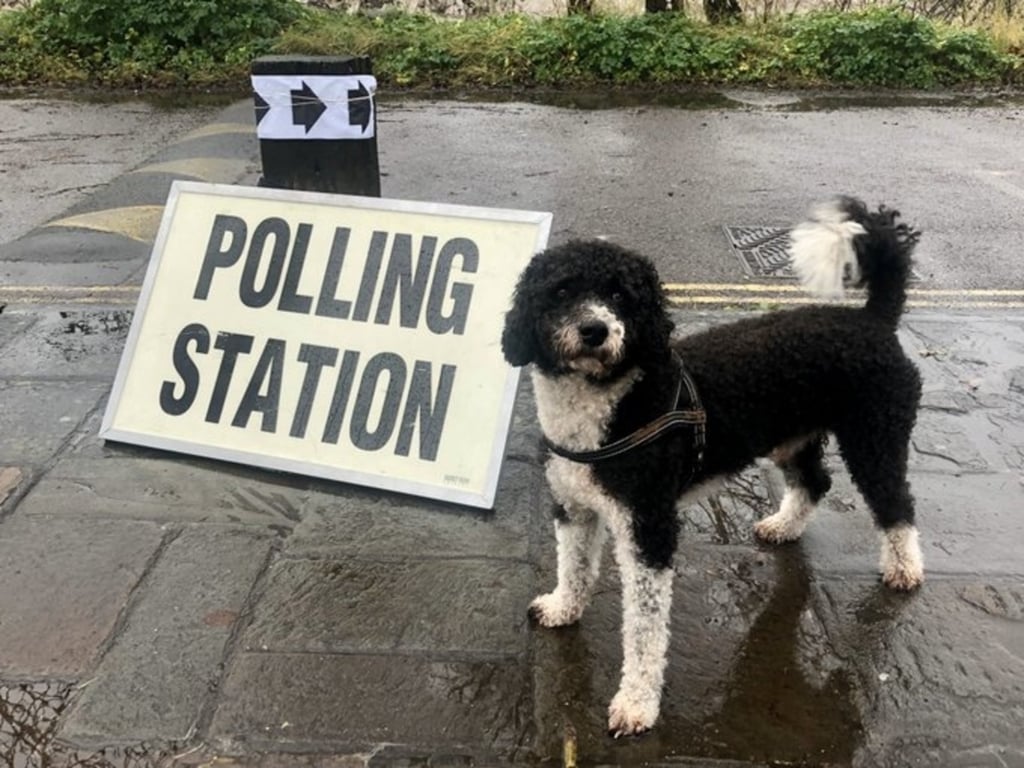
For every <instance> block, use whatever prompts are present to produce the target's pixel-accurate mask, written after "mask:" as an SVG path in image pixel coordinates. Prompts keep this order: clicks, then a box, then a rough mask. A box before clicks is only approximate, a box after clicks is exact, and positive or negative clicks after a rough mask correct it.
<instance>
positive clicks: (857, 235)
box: [790, 197, 920, 326]
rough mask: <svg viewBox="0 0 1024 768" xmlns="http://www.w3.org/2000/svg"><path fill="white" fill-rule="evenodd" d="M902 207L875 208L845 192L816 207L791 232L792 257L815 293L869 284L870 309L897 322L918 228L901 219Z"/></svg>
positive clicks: (837, 293) (802, 279)
mask: <svg viewBox="0 0 1024 768" xmlns="http://www.w3.org/2000/svg"><path fill="white" fill-rule="evenodd" d="M899 215H900V214H899V211H894V210H890V209H888V208H886V207H885V206H879V208H878V210H877V211H869V210H868V208H867V206H865V205H864V203H862V202H861V201H860V200H856V199H854V198H852V197H840V198H838V199H836V200H833V201H831V202H828V203H824V204H822V205H819V206H817V207H815V208H814V210H813V211H812V212H811V219H810V220H809V221H806V222H804V223H803V224H800V225H799V226H797V227H795V228H794V229H793V231H792V232H791V233H790V237H791V240H792V244H791V246H790V257H791V260H792V264H793V269H794V270H795V271H796V273H797V276H798V277H799V278H800V282H801V283H803V285H804V287H805V288H806V289H807V290H808V291H810V292H811V293H814V294H817V295H820V296H828V297H839V296H842V295H843V287H844V283H847V282H848V283H850V284H852V285H854V286H857V287H860V286H866V288H867V294H868V300H867V305H866V306H865V309H866V310H867V311H868V312H870V313H872V314H874V315H877V316H878V317H879V318H881V319H883V320H886V321H888V322H890V323H891V324H892V325H893V326H895V325H896V323H897V321H898V320H899V318H900V315H901V314H902V313H903V305H904V304H905V303H906V299H907V282H908V281H909V279H910V267H911V254H912V253H913V251H914V246H915V245H916V244H917V240H918V238H919V237H920V233H919V232H918V231H917V230H914V229H912V228H911V227H909V226H907V225H906V224H902V223H897V219H898V218H899Z"/></svg>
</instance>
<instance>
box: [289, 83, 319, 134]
mask: <svg viewBox="0 0 1024 768" xmlns="http://www.w3.org/2000/svg"><path fill="white" fill-rule="evenodd" d="M326 111H327V105H326V104H324V103H323V102H322V101H320V99H318V98H317V95H316V94H315V93H313V89H312V88H310V87H309V85H308V84H307V83H306V81H305V80H303V81H302V88H301V89H300V90H298V91H292V124H293V125H303V126H305V127H306V133H309V129H310V128H312V127H313V126H314V125H315V124H316V121H317V120H319V119H320V115H322V114H323V113H324V112H326Z"/></svg>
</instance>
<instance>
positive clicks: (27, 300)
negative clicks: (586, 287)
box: [0, 283, 1024, 309]
mask: <svg viewBox="0 0 1024 768" xmlns="http://www.w3.org/2000/svg"><path fill="white" fill-rule="evenodd" d="M139 290H140V286H138V285H82V286H70V285H21V286H6V287H0V304H15V305H16V304H35V305H39V304H95V305H105V306H134V305H135V303H136V301H137V300H138V298H139ZM665 290H666V292H667V294H668V299H669V302H670V303H671V304H672V305H673V306H676V307H684V308H685V307H690V308H705V309H707V308H719V309H721V308H737V309H771V308H773V307H783V306H798V305H801V304H814V303H819V300H817V299H815V298H813V297H811V296H808V295H807V294H806V293H805V292H804V291H803V290H802V289H801V288H799V287H797V286H795V285H767V284H765V283H666V284H665ZM863 302H864V298H863V296H862V295H861V296H858V295H857V294H856V292H855V293H853V294H852V295H851V296H850V297H849V298H847V299H845V300H843V302H842V303H845V304H849V305H851V306H859V305H860V304H863ZM907 305H908V306H911V307H924V308H928V307H934V308H946V309H1024V290H1012V289H1004V288H964V289H956V288H912V289H910V290H909V291H908V299H907Z"/></svg>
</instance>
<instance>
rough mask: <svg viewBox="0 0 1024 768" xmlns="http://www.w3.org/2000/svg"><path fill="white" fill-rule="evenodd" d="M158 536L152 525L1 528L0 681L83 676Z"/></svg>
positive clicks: (34, 522)
mask: <svg viewBox="0 0 1024 768" xmlns="http://www.w3.org/2000/svg"><path fill="white" fill-rule="evenodd" d="M163 537H164V533H163V531H162V530H161V529H160V527H159V526H157V525H153V524H151V523H128V522H121V523H112V522H107V521H100V520H89V519H83V520H61V519H54V518H48V517H47V518H44V517H38V518H34V519H11V520H8V521H7V522H5V523H3V525H0V585H3V588H2V589H0V679H7V680H16V679H29V680H33V679H40V678H43V679H45V678H57V679H62V680H75V679H80V678H82V677H83V676H84V675H85V674H86V673H87V672H88V671H89V670H90V669H91V668H92V666H93V665H94V663H95V662H96V661H97V660H98V658H99V657H100V654H101V652H102V649H103V647H104V645H105V643H106V642H107V640H108V638H110V637H111V636H112V634H113V632H114V629H115V625H116V624H117V622H118V618H119V616H120V615H121V612H122V611H123V610H124V609H125V606H126V604H127V603H128V599H129V596H130V595H131V594H132V591H133V590H134V589H135V587H136V585H137V583H138V582H139V579H140V578H141V577H142V575H143V573H145V571H146V568H147V564H148V563H149V562H150V560H151V558H152V557H153V555H154V553H155V552H156V550H157V549H158V547H159V546H160V544H161V542H162V540H163Z"/></svg>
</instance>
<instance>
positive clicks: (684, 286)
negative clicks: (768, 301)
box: [664, 283, 1024, 298]
mask: <svg viewBox="0 0 1024 768" xmlns="http://www.w3.org/2000/svg"><path fill="white" fill-rule="evenodd" d="M664 286H665V290H666V291H669V292H670V293H674V292H680V291H709V292H715V291H722V292H733V291H738V292H741V293H804V294H806V290H805V289H804V288H802V287H800V286H799V285H788V284H786V285H769V284H767V283H665V284H664ZM907 293H908V295H910V296H1020V297H1022V298H1024V290H1021V291H1018V290H1015V289H1010V288H910V289H908V290H907Z"/></svg>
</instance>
